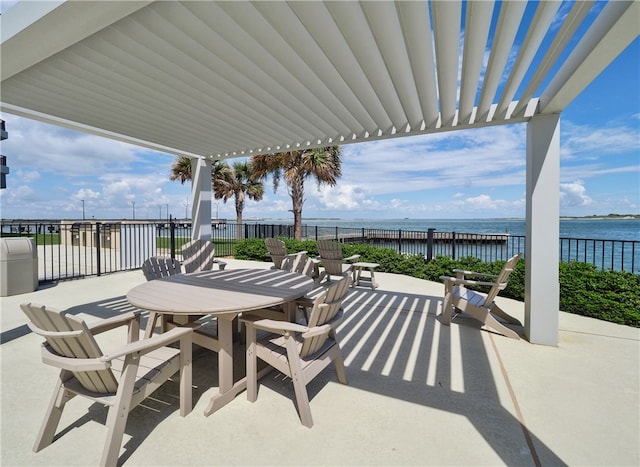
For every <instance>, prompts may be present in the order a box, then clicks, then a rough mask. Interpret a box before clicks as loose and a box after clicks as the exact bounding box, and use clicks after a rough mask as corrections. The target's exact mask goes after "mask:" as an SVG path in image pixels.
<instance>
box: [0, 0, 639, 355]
mask: <svg viewBox="0 0 640 467" xmlns="http://www.w3.org/2000/svg"><path fill="white" fill-rule="evenodd" d="M0 21H1V28H2V45H1V50H0V52H1V54H2V55H1V59H2V64H1V65H2V67H1V78H2V81H1V86H2V87H1V89H0V91H1V108H2V111H3V112H6V113H10V114H15V115H20V116H24V117H27V118H31V119H36V120H40V121H43V122H47V123H53V124H56V125H61V126H66V127H69V128H73V129H76V130H82V131H86V132H89V133H93V134H97V135H100V136H104V137H108V138H113V139H117V140H120V141H125V142H128V143H133V144H137V145H140V146H144V147H147V148H151V149H154V150H158V151H162V152H166V153H171V154H176V155H186V156H190V157H192V158H194V160H195V161H196V163H195V164H194V167H195V172H194V183H193V190H192V205H193V206H194V211H193V222H194V235H195V236H197V237H202V238H210V237H211V178H210V167H211V162H212V160H215V159H219V158H223V159H224V158H233V157H240V156H250V155H252V154H262V153H270V152H281V151H285V150H288V149H292V148H293V149H296V148H301V149H302V148H312V147H318V146H326V145H335V144H348V143H358V142H364V141H370V140H373V139H384V138H393V137H402V136H409V135H417V134H425V133H433V132H439V131H453V130H458V129H465V128H473V127H479V126H487V125H499V124H511V123H518V122H526V123H527V157H526V164H527V181H526V201H527V209H526V225H527V231H526V248H525V256H526V259H527V269H526V298H525V332H526V335H527V337H528V339H529V340H530V342H533V343H540V344H547V345H557V344H558V316H559V313H558V307H559V284H558V240H559V239H558V236H559V167H560V163H559V153H560V138H559V121H560V113H561V112H562V110H563V109H564V108H565V107H566V106H567V105H568V104H569V103H571V101H572V100H573V99H575V97H576V96H577V95H578V94H579V93H580V92H581V91H582V90H583V89H584V88H585V87H586V86H587V85H588V84H589V83H590V82H591V81H593V79H594V78H596V77H597V76H598V75H599V74H600V72H602V70H603V69H604V68H605V67H607V65H608V64H609V63H611V61H612V60H613V59H614V58H615V57H617V56H618V55H619V54H620V53H621V52H622V51H623V50H624V49H625V48H626V47H627V46H628V45H629V44H630V43H631V42H633V41H634V40H635V39H636V38H637V37H638V35H639V34H640V3H639V2H638V1H611V2H608V3H606V4H604V5H603V3H602V2H598V3H596V2H591V1H578V2H561V1H544V2H537V1H535V2H534V1H530V2H525V1H509V2H507V1H504V2H501V3H494V2H493V1H474V2H460V1H454V0H447V1H438V0H436V1H434V0H431V1H426V0H424V1H400V2H392V1H380V2H373V1H371V2H356V1H343V2H339V1H299V2H298V1H293V2H284V1H274V2H263V1H257V2H241V1H238V2H218V1H206V2H203V1H191V2H190V1H170V2H163V1H104V2H95V1H94V2H83V1H46V2H37V1H26V2H25V1H23V2H20V3H18V4H16V5H15V6H14V7H13V8H11V9H10V10H9V11H7V12H6V13H5V14H4V15H2V17H0ZM585 28H586V32H584V29H585ZM486 56H488V61H487V62H486V63H485V57H486ZM514 57H515V61H514V60H513V58H514ZM87 157H90V155H87Z"/></svg>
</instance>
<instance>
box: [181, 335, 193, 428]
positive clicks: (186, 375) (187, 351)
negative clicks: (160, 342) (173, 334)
mask: <svg viewBox="0 0 640 467" xmlns="http://www.w3.org/2000/svg"><path fill="white" fill-rule="evenodd" d="M191 344H192V342H191V337H190V336H189V337H183V338H182V339H180V416H181V417H186V416H187V415H189V413H191V409H192V408H193V400H192V397H193V388H192V381H193V373H192V372H193V367H192V362H193V359H192V355H191V354H192V349H193V346H192V345H191Z"/></svg>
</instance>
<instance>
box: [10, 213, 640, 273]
mask: <svg viewBox="0 0 640 467" xmlns="http://www.w3.org/2000/svg"><path fill="white" fill-rule="evenodd" d="M212 227H213V229H212V232H213V235H212V236H213V241H214V243H215V244H216V255H217V256H232V255H233V252H234V246H235V244H236V242H237V239H236V227H237V224H236V223H234V222H229V223H226V222H220V221H216V222H213V223H212ZM302 227H303V228H302V235H303V238H304V239H309V240H318V239H324V238H328V239H336V240H338V241H341V242H347V243H365V244H368V245H372V246H375V247H383V248H391V249H393V250H395V251H397V252H399V253H401V254H406V255H421V256H423V257H424V258H425V260H427V261H429V260H431V259H432V258H434V257H436V256H449V257H452V258H454V259H456V258H461V257H464V256H473V257H477V258H479V259H481V260H483V261H487V262H489V261H497V260H506V259H508V258H509V257H510V256H512V255H514V254H515V253H521V254H524V250H525V237H524V236H522V235H509V234H475V233H461V232H439V231H436V230H435V229H428V230H427V231H426V232H424V231H408V230H385V229H369V228H348V227H324V226H314V225H303V226H302ZM240 231H241V234H242V238H243V239H248V238H260V239H263V238H267V237H284V238H293V226H292V225H290V224H263V223H245V224H244V225H242V228H241V229H240ZM1 235H2V236H29V237H31V238H33V239H34V240H35V243H36V245H37V251H38V278H39V280H40V281H42V282H46V281H52V280H59V279H67V278H77V277H84V276H92V275H101V274H106V273H111V272H116V271H125V270H130V269H137V268H140V267H141V265H142V262H143V261H144V260H145V259H147V258H148V257H150V256H154V255H167V256H172V257H174V258H178V259H182V255H181V246H182V244H183V243H185V242H187V241H189V240H190V239H191V223H190V222H188V221H177V220H176V221H169V222H167V221H146V222H134V221H109V222H107V221H103V222H95V221H90V222H88V221H83V222H77V221H76V222H73V221H50V222H49V221H47V222H33V223H30V222H19V223H17V222H7V221H2V224H1ZM559 247H560V259H561V260H562V261H581V262H585V263H591V264H594V265H596V266H597V267H598V268H600V269H613V270H623V271H630V272H633V273H635V274H638V273H640V241H637V240H598V239H577V238H561V239H560V245H559Z"/></svg>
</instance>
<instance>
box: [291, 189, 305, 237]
mask: <svg viewBox="0 0 640 467" xmlns="http://www.w3.org/2000/svg"><path fill="white" fill-rule="evenodd" d="M291 204H292V206H293V209H292V210H291V212H293V236H294V238H295V239H296V240H302V205H303V204H304V179H303V178H302V177H300V178H298V179H297V180H295V182H294V183H292V184H291Z"/></svg>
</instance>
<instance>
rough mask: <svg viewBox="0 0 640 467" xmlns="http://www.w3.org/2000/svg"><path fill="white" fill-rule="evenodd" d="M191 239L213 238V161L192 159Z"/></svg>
mask: <svg viewBox="0 0 640 467" xmlns="http://www.w3.org/2000/svg"><path fill="white" fill-rule="evenodd" d="M191 206H193V209H192V212H191V224H192V225H191V227H192V228H191V239H193V240H196V239H202V240H211V237H212V235H211V161H210V160H206V159H201V158H195V159H192V160H191Z"/></svg>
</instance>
